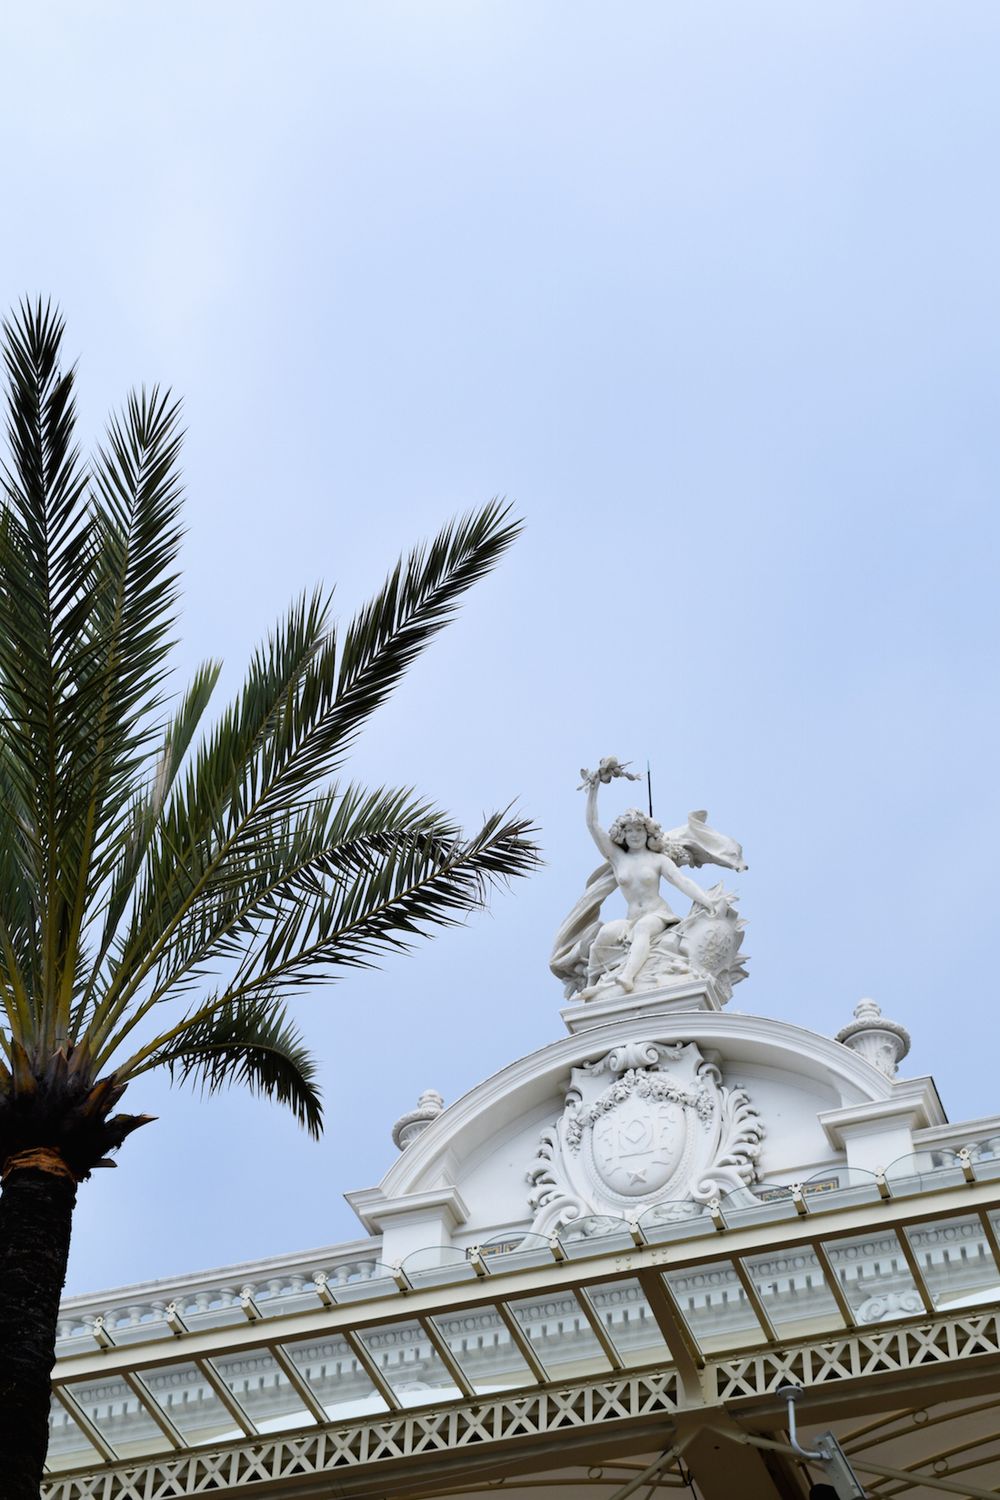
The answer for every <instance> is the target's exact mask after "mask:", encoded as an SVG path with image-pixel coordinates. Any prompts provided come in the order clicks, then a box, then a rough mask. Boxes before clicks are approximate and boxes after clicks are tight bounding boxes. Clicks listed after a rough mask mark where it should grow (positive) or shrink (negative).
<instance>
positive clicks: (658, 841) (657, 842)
mask: <svg viewBox="0 0 1000 1500" xmlns="http://www.w3.org/2000/svg"><path fill="white" fill-rule="evenodd" d="M635 823H638V824H639V826H640V827H641V828H645V830H646V848H647V849H651V850H652V851H653V853H654V854H665V855H666V856H667V858H668V859H672V860H673V862H674V864H675V865H686V864H690V860H689V859H688V852H687V850H686V849H685V847H684V845H683V844H678V843H677V841H676V840H675V839H668V838H667V837H666V835H665V834H664V832H663V827H662V825H661V824H660V823H657V822H656V820H655V818H650V817H648V816H647V814H646V813H644V812H643V811H642V809H641V808H639V807H626V809H625V811H624V812H623V813H619V814H618V816H617V818H616V819H615V821H614V822H613V823H612V825H611V827H610V828H609V829H608V838H609V839H610V840H611V842H612V843H613V844H617V845H618V847H619V849H627V848H628V844H627V843H626V842H625V829H626V828H627V827H628V826H629V825H630V824H635Z"/></svg>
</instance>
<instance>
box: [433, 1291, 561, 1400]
mask: <svg viewBox="0 0 1000 1500" xmlns="http://www.w3.org/2000/svg"><path fill="white" fill-rule="evenodd" d="M434 1326H435V1328H436V1329H437V1331H438V1333H439V1334H440V1335H441V1337H442V1339H443V1340H444V1342H445V1343H446V1344H447V1345H448V1348H449V1349H450V1350H451V1352H452V1354H453V1355H454V1356H455V1358H456V1360H457V1361H458V1363H459V1364H460V1365H461V1367H462V1369H463V1370H464V1371H465V1374H466V1376H467V1377H468V1379H469V1381H470V1382H471V1383H472V1385H473V1386H474V1387H475V1389H476V1390H477V1391H480V1392H483V1393H485V1392H487V1391H506V1390H509V1389H510V1388H511V1387H512V1386H519V1385H534V1384H535V1383H536V1382H535V1377H534V1375H532V1373H531V1371H530V1370H529V1368H528V1366H527V1365H526V1364H525V1362H524V1359H523V1357H522V1355H521V1353H520V1351H519V1350H518V1347H517V1345H516V1344H515V1343H514V1340H513V1339H512V1338H511V1335H510V1329H509V1328H507V1326H506V1325H505V1324H504V1322H503V1320H502V1319H501V1317H500V1315H499V1313H498V1312H497V1310H496V1308H494V1307H475V1308H469V1309H468V1310H467V1311H466V1312H461V1313H448V1314H446V1315H444V1316H441V1317H437V1318H435V1319H434Z"/></svg>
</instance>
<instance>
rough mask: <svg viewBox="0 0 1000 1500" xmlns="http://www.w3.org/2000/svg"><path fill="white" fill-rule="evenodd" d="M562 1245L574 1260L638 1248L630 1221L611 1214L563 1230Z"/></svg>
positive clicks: (591, 1217)
mask: <svg viewBox="0 0 1000 1500" xmlns="http://www.w3.org/2000/svg"><path fill="white" fill-rule="evenodd" d="M559 1241H560V1244H561V1245H562V1247H563V1249H564V1250H565V1251H566V1254H567V1255H568V1256H569V1258H570V1260H576V1259H580V1258H581V1257H583V1256H585V1255H601V1254H608V1253H610V1252H611V1251H613V1250H632V1249H634V1248H635V1241H634V1240H633V1239H632V1235H631V1232H630V1230H629V1227H628V1221H627V1220H626V1219H619V1218H616V1217H614V1216H612V1215H608V1214H591V1215H589V1216H588V1217H587V1218H585V1219H574V1220H572V1222H571V1223H569V1224H566V1225H564V1227H563V1228H562V1229H560V1231H559Z"/></svg>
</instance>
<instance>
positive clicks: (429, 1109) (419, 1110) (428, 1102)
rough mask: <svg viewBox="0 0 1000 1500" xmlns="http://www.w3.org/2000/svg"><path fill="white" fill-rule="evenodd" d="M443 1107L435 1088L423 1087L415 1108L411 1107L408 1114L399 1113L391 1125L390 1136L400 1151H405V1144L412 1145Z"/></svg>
mask: <svg viewBox="0 0 1000 1500" xmlns="http://www.w3.org/2000/svg"><path fill="white" fill-rule="evenodd" d="M443 1109H444V1100H443V1099H442V1097H441V1095H440V1094H439V1093H438V1091H437V1089H424V1091H423V1093H422V1094H421V1095H420V1098H419V1099H418V1100H417V1107H416V1109H411V1110H410V1112H409V1114H405V1115H400V1117H399V1119H398V1120H397V1121H396V1123H395V1125H394V1126H393V1127H392V1138H393V1140H394V1141H395V1143H396V1145H397V1146H398V1147H399V1149H400V1151H405V1150H406V1148H407V1146H409V1145H412V1143H413V1142H414V1141H415V1140H416V1138H417V1136H418V1135H421V1134H422V1133H423V1132H424V1131H425V1130H426V1129H427V1127H428V1125H430V1123H431V1122H432V1121H433V1120H436V1119H437V1117H438V1115H439V1114H440V1113H441V1111H442V1110H443Z"/></svg>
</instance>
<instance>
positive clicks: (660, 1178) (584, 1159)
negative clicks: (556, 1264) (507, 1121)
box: [528, 1041, 764, 1233]
mask: <svg viewBox="0 0 1000 1500" xmlns="http://www.w3.org/2000/svg"><path fill="white" fill-rule="evenodd" d="M763 1134H764V1127H763V1125H762V1123H761V1121H760V1117H759V1116H758V1114H757V1111H756V1110H755V1109H754V1107H753V1105H752V1104H751V1103H750V1100H749V1098H748V1096H747V1094H746V1093H745V1092H744V1090H743V1089H731V1088H726V1087H724V1086H723V1084H722V1082H721V1076H720V1073H719V1069H718V1068H717V1067H716V1066H715V1064H714V1063H711V1062H709V1061H708V1060H707V1059H706V1058H704V1057H703V1056H702V1054H701V1052H700V1051H699V1049H698V1047H697V1044H696V1043H694V1042H657V1041H640V1042H628V1043H626V1044H624V1045H622V1046H618V1047H615V1048H613V1049H612V1050H611V1051H610V1052H608V1053H606V1054H605V1055H604V1056H603V1057H599V1058H598V1059H596V1061H594V1062H589V1063H584V1064H583V1066H582V1067H579V1068H574V1069H573V1071H572V1073H571V1075H570V1084H569V1088H568V1090H567V1093H566V1099H565V1105H564V1108H563V1113H562V1116H561V1117H560V1119H559V1120H557V1121H556V1123H555V1124H554V1125H551V1126H548V1127H547V1128H546V1129H545V1130H543V1131H542V1134H541V1138H540V1140H539V1143H538V1150H537V1153H536V1156H535V1160H534V1163H533V1164H532V1167H531V1169H530V1171H529V1172H528V1183H529V1185H530V1192H529V1194H528V1201H529V1204H530V1205H531V1207H532V1209H533V1210H534V1211H535V1218H534V1222H533V1224H532V1229H533V1230H534V1231H535V1232H536V1233H551V1232H553V1231H554V1230H556V1229H558V1228H561V1227H563V1226H566V1225H569V1224H571V1223H572V1222H573V1221H574V1220H579V1219H584V1218H588V1217H590V1216H591V1215H597V1216H601V1215H614V1216H617V1217H620V1218H628V1217H635V1216H638V1215H640V1214H642V1213H645V1212H646V1211H647V1210H649V1209H650V1208H652V1207H654V1206H655V1205H661V1206H662V1216H663V1217H667V1218H676V1217H687V1216H689V1215H693V1214H696V1213H698V1212H700V1210H701V1207H702V1206H703V1205H704V1204H706V1203H708V1202H710V1201H711V1200H712V1199H713V1198H720V1197H722V1196H723V1195H724V1194H726V1193H729V1192H733V1191H735V1190H737V1189H740V1188H746V1187H747V1186H748V1185H749V1184H750V1183H751V1182H753V1181H755V1180H756V1175H757V1169H756V1161H757V1157H758V1155H759V1152H760V1143H761V1138H762V1136H763Z"/></svg>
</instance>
